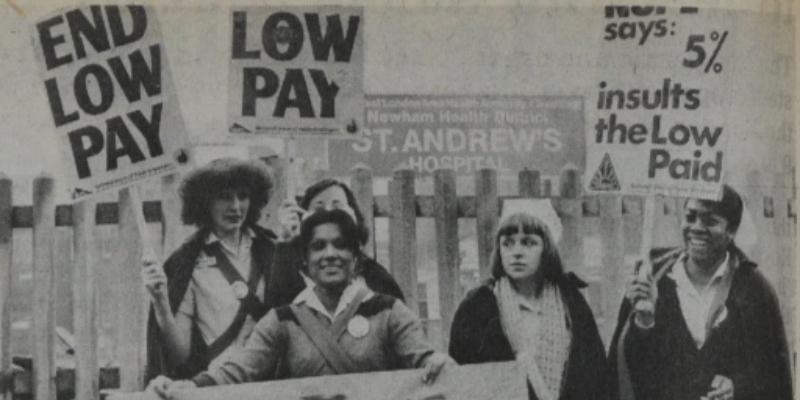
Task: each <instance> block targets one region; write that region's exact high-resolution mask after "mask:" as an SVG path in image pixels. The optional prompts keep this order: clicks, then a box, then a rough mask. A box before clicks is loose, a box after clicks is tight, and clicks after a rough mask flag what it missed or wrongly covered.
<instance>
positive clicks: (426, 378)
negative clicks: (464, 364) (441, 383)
mask: <svg viewBox="0 0 800 400" xmlns="http://www.w3.org/2000/svg"><path fill="white" fill-rule="evenodd" d="M422 365H423V368H424V369H423V371H422V382H423V383H426V384H428V385H432V384H433V382H435V381H436V378H437V377H438V376H439V374H440V373H441V372H442V370H443V369H444V368H445V366H448V365H449V366H455V365H458V363H456V362H455V360H453V359H452V358H450V356H448V355H447V354H444V353H440V352H438V351H437V352H434V353H433V354H431V355H430V356H428V358H427V359H426V360H425V362H424V363H423V364H422Z"/></svg>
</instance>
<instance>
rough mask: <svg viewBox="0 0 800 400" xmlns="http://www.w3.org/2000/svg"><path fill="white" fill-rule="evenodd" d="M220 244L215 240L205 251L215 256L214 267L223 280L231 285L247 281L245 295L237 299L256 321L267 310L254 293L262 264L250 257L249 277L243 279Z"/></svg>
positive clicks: (260, 274)
mask: <svg viewBox="0 0 800 400" xmlns="http://www.w3.org/2000/svg"><path fill="white" fill-rule="evenodd" d="M221 246H222V245H221V244H220V243H219V242H216V243H213V244H211V245H209V246H206V248H205V251H206V252H208V253H209V254H210V255H212V256H214V258H216V260H217V264H216V267H217V268H218V269H219V271H220V272H221V273H222V276H224V277H225V280H227V281H228V284H229V285H233V284H234V283H236V282H247V288H248V290H247V295H246V296H245V297H243V298H241V299H239V301H240V302H241V304H242V307H244V311H245V312H246V313H247V314H250V315H252V316H253V318H254V319H255V320H256V321H258V320H259V319H261V317H263V316H264V314H266V311H267V310H266V307H264V305H263V303H261V300H259V299H258V297H256V295H255V293H256V290H257V289H258V282H259V280H260V279H261V276H262V275H263V274H262V273H261V269H262V268H263V266H262V265H261V264H260V263H258V262H255V261H256V260H255V259H254V258H252V257H251V262H250V265H251V267H250V278H249V279H248V280H247V281H245V280H244V278H243V277H242V274H240V273H239V271H238V270H237V269H236V268H235V267H234V266H233V264H231V260H230V259H229V258H228V256H226V255H225V253H224V252H223V251H222V247H221ZM265 284H266V282H265Z"/></svg>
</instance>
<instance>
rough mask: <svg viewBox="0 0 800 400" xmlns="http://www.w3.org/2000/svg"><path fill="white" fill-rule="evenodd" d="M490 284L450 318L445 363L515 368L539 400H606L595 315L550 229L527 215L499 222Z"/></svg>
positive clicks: (603, 360) (602, 354) (606, 378)
mask: <svg viewBox="0 0 800 400" xmlns="http://www.w3.org/2000/svg"><path fill="white" fill-rule="evenodd" d="M494 245H495V248H494V253H493V255H492V276H493V279H491V280H490V281H489V282H487V283H486V284H485V285H483V286H481V287H479V288H477V289H475V290H473V291H472V292H470V293H469V294H467V297H466V299H464V301H463V302H462V303H461V305H460V306H459V307H458V310H457V311H456V314H455V317H454V318H453V325H452V329H451V331H450V333H451V336H450V355H451V356H452V357H453V359H455V361H456V362H458V363H459V364H477V363H485V362H498V361H512V360H518V361H520V362H521V363H522V364H523V365H525V367H527V372H528V393H529V396H530V398H531V399H537V400H559V399H560V400H567V399H585V400H607V399H609V398H610V397H609V384H610V381H609V377H610V375H609V371H608V365H607V361H606V354H605V349H604V347H603V342H602V341H601V339H600V334H599V333H598V331H597V325H596V324H595V321H594V316H593V315H592V310H591V309H590V308H589V305H588V304H587V303H586V300H585V299H584V298H583V295H582V294H581V292H580V291H579V289H581V288H583V287H586V284H585V283H583V282H582V281H580V280H579V279H578V278H577V277H576V276H575V275H574V274H572V273H566V272H564V268H563V266H562V263H561V257H560V256H559V254H558V249H557V248H556V246H555V241H554V240H553V238H552V236H551V234H550V230H549V229H548V227H547V225H545V224H544V223H542V222H541V221H540V220H539V219H537V218H536V217H534V216H533V215H530V214H528V213H524V212H519V213H514V214H511V215H509V216H508V217H507V218H505V219H504V220H502V221H501V222H500V226H499V228H498V230H497V234H496V235H495V241H494Z"/></svg>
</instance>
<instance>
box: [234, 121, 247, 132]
mask: <svg viewBox="0 0 800 400" xmlns="http://www.w3.org/2000/svg"><path fill="white" fill-rule="evenodd" d="M230 131H231V133H250V130H249V129H247V128H245V127H243V126H241V125H239V124H236V123H234V124H233V125H231V129H230Z"/></svg>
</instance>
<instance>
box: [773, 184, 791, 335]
mask: <svg viewBox="0 0 800 400" xmlns="http://www.w3.org/2000/svg"><path fill="white" fill-rule="evenodd" d="M786 178H787V177H786V175H784V173H783V172H775V173H774V174H773V176H772V179H773V185H772V186H773V189H772V193H773V196H772V197H773V199H774V204H775V206H774V207H775V217H774V219H773V223H774V232H775V245H776V250H777V253H776V259H775V261H776V265H775V267H776V268H778V272H777V276H778V282H777V285H775V286H776V287H775V289H776V291H777V292H778V299H779V300H780V305H781V310H782V311H783V321H784V325H786V328H787V337H794V336H792V334H793V332H794V326H793V325H794V324H792V322H793V321H792V318H791V316H792V312H793V311H792V308H793V302H792V293H793V292H794V285H793V283H794V282H793V279H792V277H793V275H794V272H795V269H794V268H791V266H792V265H794V260H793V259H792V258H791V255H792V247H793V246H794V245H795V244H796V241H795V240H794V238H793V237H792V236H791V229H790V228H791V224H790V223H789V188H788V187H787V186H786V185H787V183H788V182H787V179H786Z"/></svg>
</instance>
